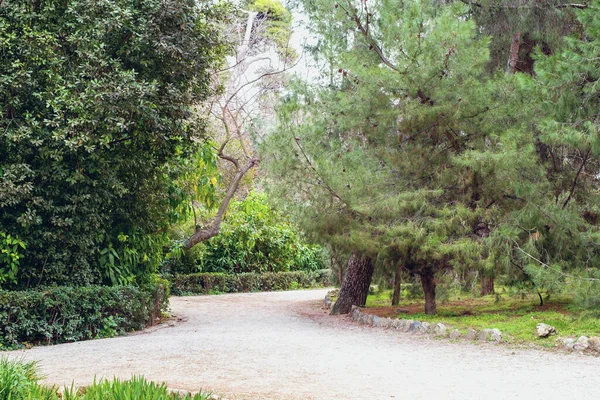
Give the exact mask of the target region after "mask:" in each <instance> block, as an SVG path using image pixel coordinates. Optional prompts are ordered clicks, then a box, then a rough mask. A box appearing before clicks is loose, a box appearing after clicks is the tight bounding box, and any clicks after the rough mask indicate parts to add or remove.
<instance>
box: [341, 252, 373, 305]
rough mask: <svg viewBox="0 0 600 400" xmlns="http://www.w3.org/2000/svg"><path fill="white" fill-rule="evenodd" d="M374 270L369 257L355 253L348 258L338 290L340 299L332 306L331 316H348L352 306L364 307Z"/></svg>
mask: <svg viewBox="0 0 600 400" xmlns="http://www.w3.org/2000/svg"><path fill="white" fill-rule="evenodd" d="M374 268H375V266H374V264H373V260H371V258H370V257H367V256H364V255H361V254H356V253H354V254H352V256H350V259H349V260H348V268H346V275H345V276H344V281H343V282H342V287H341V288H340V297H338V299H337V301H336V302H335V304H334V305H333V308H332V310H331V315H338V314H348V313H349V312H350V311H351V310H352V306H364V305H365V303H366V301H367V295H368V294H369V286H370V285H371V277H372V276H373V269H374Z"/></svg>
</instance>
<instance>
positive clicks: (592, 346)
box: [588, 336, 600, 353]
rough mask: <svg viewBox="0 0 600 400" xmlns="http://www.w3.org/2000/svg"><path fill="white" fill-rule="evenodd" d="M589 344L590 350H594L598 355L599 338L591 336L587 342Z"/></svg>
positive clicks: (599, 347) (599, 351) (599, 350)
mask: <svg viewBox="0 0 600 400" xmlns="http://www.w3.org/2000/svg"><path fill="white" fill-rule="evenodd" d="M588 342H589V344H590V349H592V350H594V351H595V352H597V353H600V338H599V337H597V336H592V337H591V338H590V339H589V340H588Z"/></svg>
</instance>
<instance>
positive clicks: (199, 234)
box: [183, 154, 258, 251]
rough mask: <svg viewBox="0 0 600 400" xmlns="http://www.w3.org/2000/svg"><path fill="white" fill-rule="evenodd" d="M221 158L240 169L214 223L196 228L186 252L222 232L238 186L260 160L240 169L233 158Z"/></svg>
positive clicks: (188, 242)
mask: <svg viewBox="0 0 600 400" xmlns="http://www.w3.org/2000/svg"><path fill="white" fill-rule="evenodd" d="M219 157H221V158H223V159H225V160H229V161H231V162H232V163H233V164H235V166H236V167H238V168H237V171H236V173H235V175H234V176H233V179H232V180H231V183H230V184H229V188H228V189H227V193H226V194H225V198H224V199H223V202H222V203H221V206H220V207H219V210H218V211H217V215H216V216H215V218H214V219H213V221H212V223H211V224H210V226H209V227H207V228H203V229H202V228H200V227H196V232H194V234H193V235H192V236H190V237H189V238H188V239H187V240H186V241H185V243H184V245H183V250H185V251H187V250H189V249H191V248H192V247H194V246H195V245H197V244H198V243H200V242H202V241H205V240H208V239H210V238H212V237H214V236H217V235H218V234H219V232H220V230H221V222H222V221H223V217H224V216H225V212H226V211H227V208H228V207H229V203H230V202H231V199H232V198H233V196H234V195H235V192H236V191H237V189H238V186H239V185H240V181H241V180H242V178H243V177H244V175H245V174H246V172H248V171H249V170H250V169H251V168H252V167H254V166H255V165H256V164H258V159H256V158H251V159H250V160H248V162H247V163H246V164H244V165H242V166H241V167H239V166H238V163H237V161H236V160H233V159H232V158H231V157H228V156H225V155H223V154H219Z"/></svg>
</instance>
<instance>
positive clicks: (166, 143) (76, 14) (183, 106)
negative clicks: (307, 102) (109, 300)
mask: <svg viewBox="0 0 600 400" xmlns="http://www.w3.org/2000/svg"><path fill="white" fill-rule="evenodd" d="M226 15H227V13H226V12H224V7H223V5H221V4H219V5H209V4H208V3H203V4H202V5H200V6H199V5H198V4H197V2H195V1H193V0H166V1H163V0H142V1H136V2H131V1H128V0H117V1H107V0H102V1H87V0H64V1H63V0H61V1H45V2H33V1H29V0H6V1H4V2H3V6H2V7H0V47H1V48H2V51H1V52H0V131H1V132H2V135H1V136H0V160H1V161H0V162H1V163H0V207H1V208H2V214H1V215H0V225H1V226H2V230H3V232H5V233H6V234H8V235H11V236H12V237H20V238H26V241H27V252H26V253H24V254H23V257H22V259H21V260H20V261H21V267H20V268H19V270H18V271H17V285H16V286H17V287H24V286H26V285H27V284H29V285H34V286H36V285H45V284H67V283H68V284H77V285H86V284H97V283H101V282H103V281H104V282H112V283H124V282H130V281H131V280H132V279H131V276H132V275H133V276H136V275H138V274H144V273H148V272H153V270H155V269H156V266H157V265H158V263H157V262H156V261H155V260H152V261H148V260H146V258H152V257H153V256H154V255H155V254H156V250H157V249H158V248H159V247H160V246H159V245H158V244H157V245H156V246H155V245H154V244H150V243H147V242H146V238H147V237H154V236H153V235H155V234H157V232H159V231H163V230H165V229H166V228H167V227H168V224H169V223H170V222H172V218H173V216H174V214H176V213H174V212H170V211H169V210H175V209H176V208H177V206H178V205H179V204H180V203H181V202H183V201H185V198H182V197H181V196H178V193H177V189H176V188H174V186H176V185H177V182H178V181H177V179H178V178H179V173H180V172H182V171H181V170H180V169H177V168H173V167H172V165H173V164H177V163H178V162H179V161H180V160H181V159H185V158H187V157H188V156H189V155H191V154H195V153H196V152H197V151H199V149H198V148H199V147H200V148H201V144H202V140H197V139H202V136H203V134H204V132H205V123H204V122H203V121H202V120H201V119H200V118H198V112H197V107H196V106H197V105H198V104H199V103H201V102H203V101H204V100H206V99H207V97H208V96H210V95H211V94H212V93H213V91H212V89H211V81H210V72H211V70H212V69H213V68H214V67H216V66H217V65H218V64H219V63H220V60H221V59H222V57H223V54H224V51H225V46H224V45H223V43H222V41H221V38H220V30H221V28H220V23H221V22H222V19H223V18H224V17H225V16H226ZM175 216H176V215H175ZM120 237H128V238H129V240H127V241H125V242H120V241H119V238H120ZM111 248H112V250H111ZM101 252H104V254H101ZM103 256H105V257H103ZM101 257H102V260H101V262H100V263H99V262H98V260H99V259H100V258H101ZM10 283H11V284H12V282H10ZM3 287H5V288H6V287H8V286H7V284H6V283H4V284H3Z"/></svg>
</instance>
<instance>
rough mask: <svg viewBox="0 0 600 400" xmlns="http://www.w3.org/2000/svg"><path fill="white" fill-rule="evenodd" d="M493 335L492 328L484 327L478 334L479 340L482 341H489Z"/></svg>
mask: <svg viewBox="0 0 600 400" xmlns="http://www.w3.org/2000/svg"><path fill="white" fill-rule="evenodd" d="M491 335H492V330H491V329H483V330H481V331H480V332H479V333H478V334H477V340H479V341H480V342H487V341H488V340H489V338H490V336H491Z"/></svg>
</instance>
